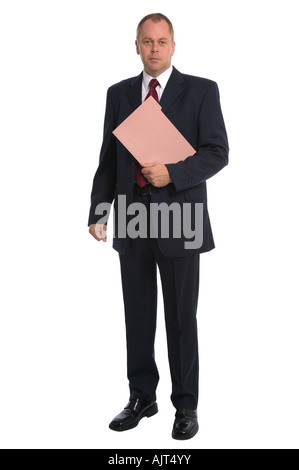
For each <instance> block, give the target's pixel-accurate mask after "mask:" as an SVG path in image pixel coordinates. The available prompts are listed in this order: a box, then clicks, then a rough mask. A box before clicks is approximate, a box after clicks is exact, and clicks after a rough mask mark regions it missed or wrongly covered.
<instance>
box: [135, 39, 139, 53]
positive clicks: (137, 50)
mask: <svg viewBox="0 0 299 470" xmlns="http://www.w3.org/2000/svg"><path fill="white" fill-rule="evenodd" d="M135 46H136V52H137V54H138V55H140V51H139V47H138V42H137V40H136V41H135Z"/></svg>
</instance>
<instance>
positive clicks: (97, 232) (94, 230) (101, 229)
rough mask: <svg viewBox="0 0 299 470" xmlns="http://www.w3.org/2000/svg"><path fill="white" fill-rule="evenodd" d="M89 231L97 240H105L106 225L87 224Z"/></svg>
mask: <svg viewBox="0 0 299 470" xmlns="http://www.w3.org/2000/svg"><path fill="white" fill-rule="evenodd" d="M89 233H90V234H91V235H92V236H93V237H94V238H95V239H96V240H97V241H103V242H106V241H107V227H106V225H102V224H92V225H90V226H89Z"/></svg>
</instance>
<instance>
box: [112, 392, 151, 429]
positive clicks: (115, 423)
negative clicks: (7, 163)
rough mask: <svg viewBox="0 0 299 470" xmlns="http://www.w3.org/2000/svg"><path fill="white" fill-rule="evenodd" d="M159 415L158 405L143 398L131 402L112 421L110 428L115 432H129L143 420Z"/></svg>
mask: <svg viewBox="0 0 299 470" xmlns="http://www.w3.org/2000/svg"><path fill="white" fill-rule="evenodd" d="M156 413H158V405H157V403H156V402H155V401H146V400H144V399H143V398H135V399H134V400H131V401H129V403H128V404H127V406H126V407H125V409H124V410H123V411H122V412H121V413H120V414H119V415H117V416H115V418H114V419H113V420H112V421H111V423H110V424H109V428H110V429H112V430H113V431H128V429H132V428H135V427H136V426H137V424H138V423H139V421H140V420H141V418H144V417H145V416H147V417H148V418H149V417H150V416H153V415H155V414H156Z"/></svg>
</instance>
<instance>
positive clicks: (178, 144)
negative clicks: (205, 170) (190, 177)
mask: <svg viewBox="0 0 299 470" xmlns="http://www.w3.org/2000/svg"><path fill="white" fill-rule="evenodd" d="M113 134H114V135H115V136H116V137H117V138H118V140H120V142H121V143H122V144H123V145H124V146H125V147H126V149H127V150H128V151H129V152H130V153H131V154H132V155H133V156H134V157H135V158H136V160H138V161H139V163H140V165H141V166H142V165H143V164H145V163H152V162H159V163H164V164H165V163H176V162H179V161H181V160H185V158H187V157H190V156H191V155H194V154H195V152H196V151H195V150H194V148H193V147H192V146H191V145H190V144H189V142H188V141H187V140H186V139H185V137H184V136H182V134H181V133H180V132H179V131H178V130H177V128H176V127H175V126H174V125H173V124H172V122H170V121H169V119H168V118H167V117H166V116H165V114H164V113H163V112H162V108H161V106H160V105H159V103H158V102H157V101H156V100H155V99H154V98H153V97H151V96H150V97H149V98H148V99H147V100H145V101H144V102H143V103H142V105H140V106H139V107H138V108H137V109H136V110H135V111H134V112H133V113H132V114H131V115H130V116H129V117H128V118H127V119H125V120H124V121H123V122H122V123H121V124H120V125H119V126H118V127H117V128H116V129H115V130H114V131H113Z"/></svg>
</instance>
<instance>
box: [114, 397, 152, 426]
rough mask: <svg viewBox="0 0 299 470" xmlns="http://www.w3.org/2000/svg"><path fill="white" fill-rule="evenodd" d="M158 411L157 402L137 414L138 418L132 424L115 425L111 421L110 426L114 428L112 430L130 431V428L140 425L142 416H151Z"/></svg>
mask: <svg viewBox="0 0 299 470" xmlns="http://www.w3.org/2000/svg"><path fill="white" fill-rule="evenodd" d="M157 413H158V405H157V403H154V404H153V405H151V406H150V407H149V408H147V409H145V410H143V412H142V413H141V414H140V415H138V416H137V418H136V420H135V421H134V422H133V423H132V424H129V425H128V424H127V425H124V426H113V424H111V423H110V424H109V428H110V429H112V431H118V432H121V431H128V430H129V429H133V428H136V426H138V424H139V421H140V420H141V419H142V418H145V417H146V418H150V417H151V416H154V415H155V414H157Z"/></svg>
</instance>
